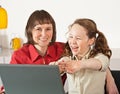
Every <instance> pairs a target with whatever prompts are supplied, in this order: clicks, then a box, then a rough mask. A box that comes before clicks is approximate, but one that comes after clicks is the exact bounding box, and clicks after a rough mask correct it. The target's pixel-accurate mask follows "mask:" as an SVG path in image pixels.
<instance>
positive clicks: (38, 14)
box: [25, 10, 56, 44]
mask: <svg viewBox="0 0 120 94" xmlns="http://www.w3.org/2000/svg"><path fill="white" fill-rule="evenodd" d="M38 24H52V26H53V36H52V40H51V43H53V42H55V40H56V24H55V21H54V19H53V17H52V16H51V15H50V14H49V13H48V12H47V11H45V10H36V11H34V12H33V13H32V14H31V15H30V17H29V19H28V22H27V25H26V29H25V36H26V37H27V43H26V44H35V42H34V40H33V38H32V30H33V28H34V27H35V26H36V25H38Z"/></svg>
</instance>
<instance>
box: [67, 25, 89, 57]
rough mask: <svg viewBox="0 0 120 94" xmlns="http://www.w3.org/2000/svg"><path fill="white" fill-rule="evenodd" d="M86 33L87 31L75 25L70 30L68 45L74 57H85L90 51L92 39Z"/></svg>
mask: <svg viewBox="0 0 120 94" xmlns="http://www.w3.org/2000/svg"><path fill="white" fill-rule="evenodd" d="M86 32H87V31H86V29H85V28H84V27H82V26H80V25H79V24H74V25H73V26H72V27H71V28H70V31H69V38H68V43H69V46H70V49H71V51H72V53H73V55H76V56H84V55H85V54H86V52H88V50H89V49H90V45H91V42H90V41H91V39H89V38H88V36H87V34H86Z"/></svg>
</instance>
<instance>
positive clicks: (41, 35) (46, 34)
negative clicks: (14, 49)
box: [32, 24, 53, 47]
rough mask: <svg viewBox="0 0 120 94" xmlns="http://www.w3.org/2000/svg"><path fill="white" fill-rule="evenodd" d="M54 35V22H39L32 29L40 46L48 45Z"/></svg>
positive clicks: (34, 37) (34, 38)
mask: <svg viewBox="0 0 120 94" xmlns="http://www.w3.org/2000/svg"><path fill="white" fill-rule="evenodd" d="M52 36H53V26H52V24H42V25H41V24H38V25H36V26H35V27H34V29H33V30H32V37H33V40H34V41H35V42H36V43H37V44H38V45H39V46H40V47H47V46H48V45H49V43H50V42H51V39H52Z"/></svg>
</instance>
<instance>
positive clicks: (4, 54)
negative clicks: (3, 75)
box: [0, 48, 13, 64]
mask: <svg viewBox="0 0 120 94" xmlns="http://www.w3.org/2000/svg"><path fill="white" fill-rule="evenodd" d="M12 52H13V50H11V49H7V48H3V49H1V50H0V64H9V62H10V59H11V55H12Z"/></svg>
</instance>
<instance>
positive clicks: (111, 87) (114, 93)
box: [106, 80, 119, 94]
mask: <svg viewBox="0 0 120 94" xmlns="http://www.w3.org/2000/svg"><path fill="white" fill-rule="evenodd" d="M106 91H107V94H119V92H118V89H117V86H116V84H115V81H114V80H111V81H109V82H107V83H106Z"/></svg>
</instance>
